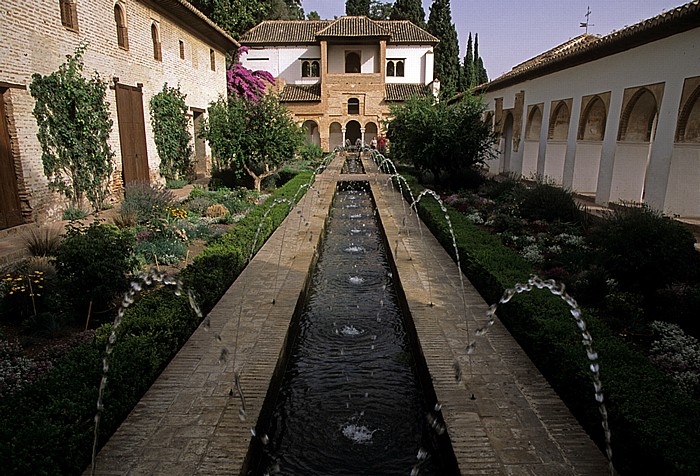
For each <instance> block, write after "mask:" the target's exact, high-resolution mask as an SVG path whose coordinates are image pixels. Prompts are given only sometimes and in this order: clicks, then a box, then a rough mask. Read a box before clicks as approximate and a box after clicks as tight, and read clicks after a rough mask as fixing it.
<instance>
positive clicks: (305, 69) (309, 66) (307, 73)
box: [301, 60, 320, 78]
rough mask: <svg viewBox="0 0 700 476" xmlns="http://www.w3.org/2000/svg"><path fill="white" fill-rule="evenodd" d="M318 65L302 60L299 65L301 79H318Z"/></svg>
mask: <svg viewBox="0 0 700 476" xmlns="http://www.w3.org/2000/svg"><path fill="white" fill-rule="evenodd" d="M319 71H320V68H319V65H318V61H313V60H304V61H303V62H302V63H301V77H302V78H318V77H319Z"/></svg>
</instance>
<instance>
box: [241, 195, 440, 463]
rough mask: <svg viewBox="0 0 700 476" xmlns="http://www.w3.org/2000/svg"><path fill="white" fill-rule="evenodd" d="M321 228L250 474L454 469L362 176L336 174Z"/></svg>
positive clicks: (371, 201)
mask: <svg viewBox="0 0 700 476" xmlns="http://www.w3.org/2000/svg"><path fill="white" fill-rule="evenodd" d="M326 230H327V231H326V235H325V238H324V239H323V242H322V246H321V249H320V253H319V258H318V262H317V264H316V268H315V270H314V272H313V276H312V278H311V283H310V289H309V292H308V295H307V302H306V304H305V305H304V307H303V310H302V312H301V315H300V316H298V319H299V320H298V321H297V323H296V325H293V328H295V327H296V331H295V332H296V337H295V339H294V342H293V344H292V345H291V351H290V356H289V360H288V363H287V367H286V372H285V374H284V377H283V378H282V383H281V390H280V392H279V395H278V396H277V400H276V402H275V404H274V410H273V411H272V416H271V418H269V423H265V422H263V425H264V426H266V427H267V428H263V429H265V430H266V433H267V435H268V437H269V443H268V444H267V445H266V446H265V447H264V448H263V450H262V456H261V457H260V458H259V461H258V462H256V463H254V464H253V465H252V466H253V468H256V469H253V472H252V474H256V475H264V474H284V475H304V476H312V475H328V476H330V475H348V476H350V475H355V476H356V475H361V474H362V475H365V474H367V475H369V474H373V475H404V476H405V475H408V474H421V475H423V474H424V475H438V474H453V469H452V466H451V465H452V463H451V462H452V461H453V460H454V456H453V455H452V454H451V448H447V451H445V449H444V448H445V443H444V442H445V440H446V439H447V437H446V435H443V436H442V437H440V436H438V435H437V433H436V431H435V429H434V428H431V425H430V424H429V421H430V419H429V418H427V415H428V414H429V413H430V411H431V408H428V407H429V405H428V403H427V399H426V397H425V395H424V391H423V390H422V389H421V384H420V382H421V380H420V379H419V369H418V365H417V364H416V362H417V361H419V359H417V358H416V357H415V356H414V353H413V352H412V351H411V349H410V345H409V342H410V340H411V339H410V335H409V334H410V333H409V332H408V331H407V326H406V316H405V315H404V313H403V311H402V308H401V306H400V303H399V298H398V297H397V296H398V294H397V291H396V287H395V283H394V278H393V275H392V272H391V266H390V263H389V262H388V259H387V254H386V250H385V244H384V240H383V237H382V234H381V228H380V225H379V223H378V220H377V218H376V216H375V208H374V205H373V200H372V197H371V194H370V192H369V186H368V185H367V183H366V182H340V183H339V186H338V190H337V192H336V197H335V200H334V204H333V207H332V210H331V214H330V218H329V221H328V225H327V229H326ZM410 328H411V327H410V326H409V329H410ZM429 392H432V389H428V393H429ZM268 398H270V397H269V396H268ZM438 440H440V444H441V445H442V448H443V451H442V452H441V451H440V449H439V445H438ZM447 446H449V442H448V444H447ZM412 471H413V472H412Z"/></svg>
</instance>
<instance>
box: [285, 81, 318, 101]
mask: <svg viewBox="0 0 700 476" xmlns="http://www.w3.org/2000/svg"><path fill="white" fill-rule="evenodd" d="M320 100H321V84H286V85H285V86H284V89H283V90H282V95H281V96H280V101H283V102H303V101H320Z"/></svg>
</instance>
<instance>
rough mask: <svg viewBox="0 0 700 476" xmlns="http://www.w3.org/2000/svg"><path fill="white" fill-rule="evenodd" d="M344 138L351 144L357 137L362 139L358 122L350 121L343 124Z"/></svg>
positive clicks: (353, 143)
mask: <svg viewBox="0 0 700 476" xmlns="http://www.w3.org/2000/svg"><path fill="white" fill-rule="evenodd" d="M345 139H346V140H349V141H350V145H352V146H354V145H355V143H356V142H357V140H358V139H362V135H361V132H360V123H359V122H357V121H350V122H348V123H347V124H345Z"/></svg>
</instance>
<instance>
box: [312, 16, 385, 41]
mask: <svg viewBox="0 0 700 476" xmlns="http://www.w3.org/2000/svg"><path fill="white" fill-rule="evenodd" d="M316 36H317V37H342V38H347V37H358V36H374V37H376V36H379V37H382V36H383V37H390V36H391V33H390V32H389V31H388V30H387V29H385V28H383V27H382V26H380V25H379V23H378V22H376V21H373V20H370V19H369V18H367V17H340V18H338V19H337V20H335V21H334V22H332V23H331V24H330V25H328V26H327V27H326V28H324V29H322V30H320V31H318V32H317V33H316Z"/></svg>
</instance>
